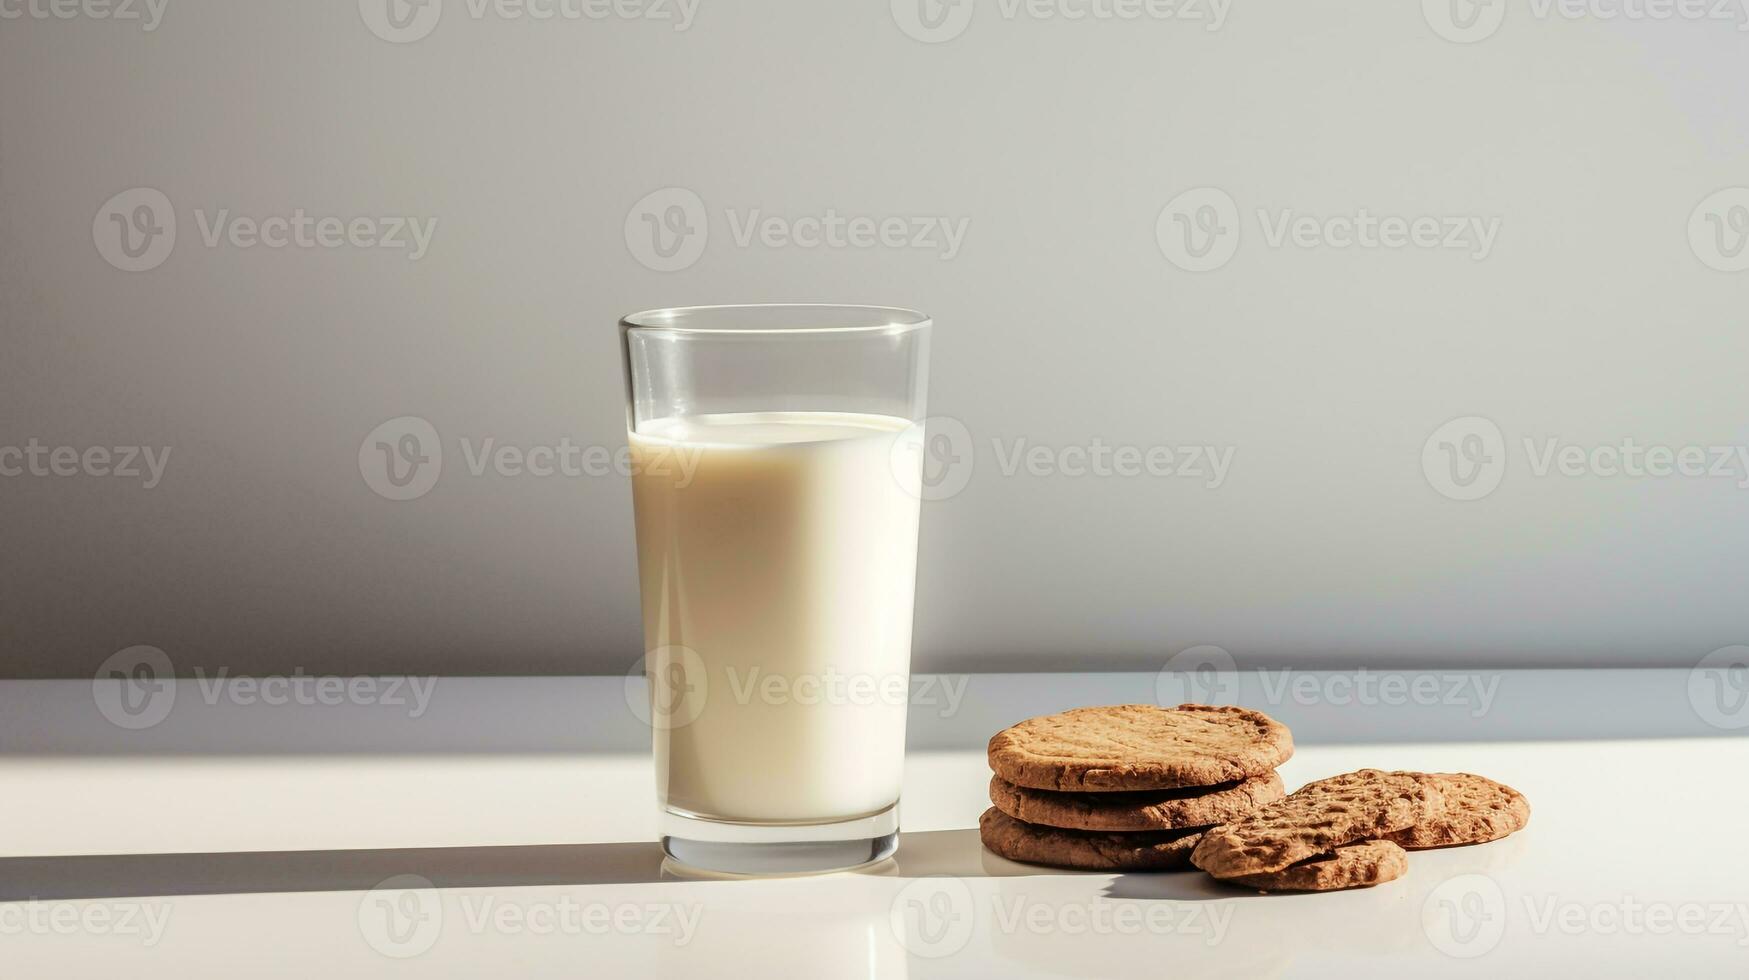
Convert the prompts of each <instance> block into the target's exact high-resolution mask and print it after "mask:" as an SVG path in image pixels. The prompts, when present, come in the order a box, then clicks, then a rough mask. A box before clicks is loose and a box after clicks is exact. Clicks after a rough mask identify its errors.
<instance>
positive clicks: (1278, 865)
mask: <svg viewBox="0 0 1749 980" xmlns="http://www.w3.org/2000/svg"><path fill="white" fill-rule="evenodd" d="M1443 805H1444V800H1443V799H1442V798H1441V796H1440V793H1439V790H1438V788H1437V787H1436V786H1435V784H1434V781H1433V777H1431V776H1429V775H1427V774H1426V773H1419V772H1381V771H1379V770H1377V769H1362V770H1360V771H1359V772H1350V773H1344V774H1342V775H1340V776H1331V777H1330V778H1329V779H1320V780H1318V781H1316V782H1312V783H1307V784H1306V785H1304V786H1302V787H1300V788H1299V789H1297V790H1295V791H1294V792H1292V793H1290V794H1288V796H1287V797H1286V798H1285V799H1282V800H1279V801H1277V802H1275V803H1271V804H1269V805H1268V806H1265V807H1263V808H1261V809H1259V810H1256V811H1255V812H1253V813H1251V814H1249V815H1248V816H1244V817H1240V818H1239V819H1238V820H1235V821H1233V822H1232V823H1228V824H1223V825H1222V826H1219V827H1215V828H1212V829H1211V830H1210V831H1209V832H1208V833H1206V834H1204V835H1203V839H1202V842H1201V843H1200V844H1198V845H1197V848H1196V853H1195V854H1193V855H1192V856H1191V861H1192V862H1193V863H1195V864H1196V866H1197V867H1199V868H1201V869H1203V870H1204V871H1207V872H1208V873H1209V874H1212V875H1214V876H1215V877H1216V878H1236V877H1239V876H1240V875H1258V874H1270V873H1273V872H1276V871H1280V870H1282V869H1283V868H1286V867H1287V866H1288V865H1291V864H1296V863H1298V862H1300V861H1304V860H1306V859H1307V858H1312V857H1317V856H1318V855H1321V854H1328V853H1330V852H1331V851H1333V850H1335V849H1336V848H1338V847H1341V846H1342V845H1344V844H1352V843H1354V842H1355V841H1362V840H1376V839H1378V838H1380V837H1383V836H1384V835H1386V834H1389V833H1392V832H1393V831H1398V830H1406V829H1408V828H1409V827H1413V826H1415V825H1416V824H1418V823H1421V822H1423V821H1425V820H1427V819H1429V817H1430V816H1432V815H1433V814H1436V813H1438V812H1439V809H1440V807H1441V806H1443Z"/></svg>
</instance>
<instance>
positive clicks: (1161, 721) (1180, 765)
mask: <svg viewBox="0 0 1749 980" xmlns="http://www.w3.org/2000/svg"><path fill="white" fill-rule="evenodd" d="M1293 753H1294V742H1293V736H1292V735H1290V734H1288V730H1287V726H1285V725H1282V724H1281V723H1280V722H1277V721H1276V720H1275V719H1273V718H1271V717H1269V716H1268V715H1266V714H1263V713H1262V712H1260V711H1250V710H1247V709H1245V708H1234V707H1226V706H1221V707H1212V706H1209V705H1202V704H1181V705H1179V706H1178V707H1176V708H1162V707H1159V706H1158V705H1152V704H1120V705H1112V706H1110V707H1103V708H1076V709H1074V710H1072V711H1064V712H1061V713H1059V714H1054V715H1042V716H1040V717H1038V718H1029V719H1027V720H1026V721H1023V722H1021V723H1020V724H1018V725H1014V726H1012V727H1009V728H1005V729H1003V730H1002V731H999V732H997V733H996V735H995V737H993V738H991V739H990V748H989V755H990V768H991V769H992V770H994V771H995V773H996V775H998V776H1001V777H1002V778H1003V779H1005V780H1007V781H1008V782H1010V783H1013V784H1014V785H1016V786H1025V787H1028V788H1030V789H1050V790H1068V791H1078V792H1095V793H1098V792H1112V791H1121V790H1143V789H1174V788H1178V787H1182V786H1215V785H1218V784H1220V783H1230V782H1235V781H1237V780H1241V779H1249V778H1250V777H1252V776H1261V775H1263V774H1264V773H1267V772H1269V771H1270V770H1272V769H1274V768H1275V767H1276V766H1278V765H1281V764H1282V763H1283V762H1286V761H1287V759H1288V757H1289V756H1291V755H1293Z"/></svg>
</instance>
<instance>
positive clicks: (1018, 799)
mask: <svg viewBox="0 0 1749 980" xmlns="http://www.w3.org/2000/svg"><path fill="white" fill-rule="evenodd" d="M1285 795H1287V793H1286V791H1285V790H1284V789H1283V788H1282V785H1281V777H1280V776H1279V775H1277V774H1276V773H1275V772H1274V771H1273V770H1272V771H1270V772H1268V773H1265V774H1264V775H1261V776H1252V777H1251V778H1250V779H1245V780H1241V781H1239V782H1237V783H1224V784H1222V785H1220V786H1207V787H1205V786H1189V787H1185V788H1182V789H1148V790H1132V791H1130V792H1125V793H1061V792H1058V791H1056V790H1051V789H1028V788H1027V787H1025V786H1016V785H1014V784H1013V783H1011V782H1009V781H1007V780H1006V779H1003V778H1002V777H1001V776H991V777H990V802H991V803H994V804H996V809H998V810H1001V811H1002V812H1003V813H1006V814H1008V815H1009V816H1011V817H1013V818H1014V819H1016V820H1021V821H1024V822H1026V823H1035V824H1041V825H1043V826H1046V827H1064V828H1067V829H1070V830H1104V831H1134V830H1179V829H1182V828H1185V827H1208V826H1211V825H1213V824H1218V823H1226V822H1227V821H1229V820H1236V819H1238V818H1239V817H1242V816H1244V815H1245V814H1247V813H1250V812H1251V811H1253V810H1255V809H1257V808H1258V807H1260V806H1263V805H1264V804H1266V803H1274V802H1275V801H1276V800H1279V799H1281V798H1282V797H1283V796H1285Z"/></svg>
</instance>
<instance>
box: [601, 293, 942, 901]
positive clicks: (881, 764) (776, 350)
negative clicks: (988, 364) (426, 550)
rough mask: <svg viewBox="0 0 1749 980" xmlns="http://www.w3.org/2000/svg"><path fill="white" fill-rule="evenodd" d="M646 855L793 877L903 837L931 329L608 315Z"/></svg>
mask: <svg viewBox="0 0 1749 980" xmlns="http://www.w3.org/2000/svg"><path fill="white" fill-rule="evenodd" d="M620 333H621V337H622V340H623V346H624V352H625V370H626V393H627V410H626V424H627V439H628V441H629V443H630V446H631V463H632V503H633V511H634V515H635V522H636V528H637V545H638V579H639V588H640V592H641V598H642V605H643V618H644V641H645V654H644V668H645V669H644V674H645V676H646V678H647V679H648V681H649V699H648V702H647V704H643V705H640V707H646V708H647V709H648V712H649V718H650V724H651V729H652V732H653V739H652V741H653V744H654V751H655V760H656V787H657V799H658V805H659V807H660V818H659V819H660V822H661V835H662V846H663V848H664V850H665V851H666V852H667V854H668V855H669V857H670V858H672V859H673V860H674V861H677V862H679V863H681V864H683V865H688V866H691V867H693V868H699V869H704V870H708V871H713V872H724V873H729V874H797V873H808V872H818V871H830V870H839V869H843V868H849V867H856V866H859V865H863V864H868V863H871V862H874V861H879V860H881V859H883V858H886V857H888V856H889V855H891V854H892V853H893V851H894V850H895V849H896V848H897V846H898V832H899V784H900V779H901V773H902V770H903V764H904V754H905V707H906V703H907V701H908V699H909V688H910V662H911V611H912V600H913V598H914V595H915V592H916V570H917V519H918V508H919V501H920V499H921V490H922V487H921V483H922V465H923V453H922V446H923V432H922V421H923V417H924V394H925V388H926V385H927V380H928V377H927V373H928V354H929V333H930V320H929V318H928V317H926V316H924V315H923V314H921V313H917V312H915V311H912V310H901V309H891V308H886V307H874V306H819V305H784V306H709V307H689V308H683V309H668V310H653V311H649V312H645V313H637V314H633V315H632V316H628V317H626V318H625V319H624V320H622V321H620Z"/></svg>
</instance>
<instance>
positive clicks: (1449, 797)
mask: <svg viewBox="0 0 1749 980" xmlns="http://www.w3.org/2000/svg"><path fill="white" fill-rule="evenodd" d="M1428 778H1429V779H1431V780H1433V784H1434V785H1435V786H1437V787H1439V795H1441V796H1443V797H1444V798H1445V806H1443V807H1441V808H1440V809H1439V810H1437V811H1435V812H1433V813H1430V814H1428V815H1427V816H1426V817H1425V818H1423V819H1421V820H1418V821H1416V822H1415V825H1414V826H1412V827H1409V828H1407V829H1404V830H1399V831H1395V832H1393V833H1389V834H1386V835H1385V837H1384V839H1385V840H1388V841H1392V842H1394V843H1396V844H1397V845H1399V846H1401V847H1405V848H1408V849H1409V850H1411V851H1419V850H1425V849H1427V848H1430V847H1461V846H1463V845H1465V844H1482V843H1486V842H1487V841H1491V840H1499V839H1500V838H1502V837H1505V836H1506V835H1507V834H1510V833H1512V832H1513V831H1517V830H1523V829H1524V825H1525V824H1527V823H1529V822H1530V801H1529V800H1526V799H1525V798H1524V794H1523V793H1520V792H1519V791H1518V790H1515V789H1513V788H1512V787H1510V786H1507V785H1505V784H1504V783H1497V782H1495V781H1493V780H1492V779H1486V778H1484V777H1481V776H1477V775H1473V774H1471V773H1467V772H1435V773H1429V774H1428Z"/></svg>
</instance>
